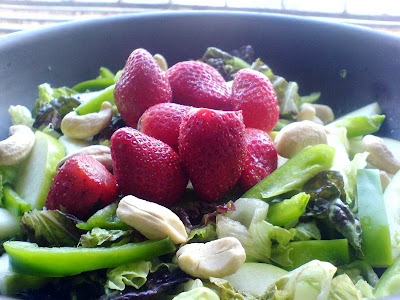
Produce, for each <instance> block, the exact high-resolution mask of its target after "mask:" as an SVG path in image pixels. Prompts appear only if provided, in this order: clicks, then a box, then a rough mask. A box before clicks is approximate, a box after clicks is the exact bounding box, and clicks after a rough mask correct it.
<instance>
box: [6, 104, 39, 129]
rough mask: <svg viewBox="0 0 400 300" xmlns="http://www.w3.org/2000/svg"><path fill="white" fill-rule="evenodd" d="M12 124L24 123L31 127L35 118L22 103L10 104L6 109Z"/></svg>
mask: <svg viewBox="0 0 400 300" xmlns="http://www.w3.org/2000/svg"><path fill="white" fill-rule="evenodd" d="M8 113H9V114H10V117H11V122H12V123H13V125H18V124H21V125H26V126H28V127H30V128H32V125H33V122H34V121H35V119H33V118H32V113H31V111H30V110H29V109H28V108H27V107H26V106H23V105H11V106H10V107H9V109H8Z"/></svg>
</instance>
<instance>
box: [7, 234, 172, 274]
mask: <svg viewBox="0 0 400 300" xmlns="http://www.w3.org/2000/svg"><path fill="white" fill-rule="evenodd" d="M3 246H4V249H5V250H6V252H7V254H8V255H9V258H10V265H11V267H12V270H13V271H15V272H17V273H21V274H25V275H34V276H45V277H63V276H70V275H76V274H79V273H82V272H86V271H92V270H97V269H105V268H112V267H116V266H118V265H122V264H126V263H129V262H133V261H139V260H150V259H152V258H154V257H157V256H160V255H164V254H167V253H170V252H173V251H175V250H176V248H175V245H174V244H173V243H172V241H171V239H170V238H165V239H162V240H159V241H144V242H140V243H129V244H125V245H122V246H115V247H111V248H83V247H78V248H75V247H54V248H48V247H39V246H38V245H37V244H34V243H29V242H19V241H7V242H5V243H4V244H3Z"/></svg>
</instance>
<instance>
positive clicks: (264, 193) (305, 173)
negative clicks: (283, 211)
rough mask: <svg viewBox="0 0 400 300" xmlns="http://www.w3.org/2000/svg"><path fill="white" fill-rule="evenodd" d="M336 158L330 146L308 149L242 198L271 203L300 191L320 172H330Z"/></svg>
mask: <svg viewBox="0 0 400 300" xmlns="http://www.w3.org/2000/svg"><path fill="white" fill-rule="evenodd" d="M334 156H335V149H334V148H333V147H330V146H328V145H324V144H320V145H315V146H311V147H308V148H306V149H304V150H303V151H301V152H299V153H298V154H296V155H295V156H294V157H292V158H291V159H290V160H288V161H287V162H286V163H285V164H284V165H283V166H281V167H280V168H278V169H276V170H275V171H274V172H272V173H271V174H270V175H269V176H267V177H266V178H264V179H263V180H262V181H261V182H259V183H258V184H256V185H255V186H253V187H252V188H251V189H250V190H248V191H247V192H246V193H245V194H244V195H243V196H242V198H258V199H262V200H265V201H267V202H269V201H268V200H270V199H271V198H272V197H274V196H278V195H281V194H284V193H286V192H289V191H292V190H294V189H300V188H301V187H302V186H303V185H304V183H306V182H307V181H308V180H309V179H310V178H312V177H314V176H315V175H316V174H318V173H319V172H321V171H325V170H329V169H330V168H331V167H332V164H333V158H334Z"/></svg>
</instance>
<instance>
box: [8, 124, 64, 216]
mask: <svg viewBox="0 0 400 300" xmlns="http://www.w3.org/2000/svg"><path fill="white" fill-rule="evenodd" d="M35 136H36V139H35V145H34V146H33V149H32V151H31V153H30V154H29V156H28V158H27V160H26V161H25V162H24V163H23V165H22V166H21V169H20V170H19V172H18V176H17V179H16V183H15V191H16V192H17V193H18V194H19V195H20V197H21V198H22V199H24V200H25V201H26V202H28V203H29V204H30V205H31V208H32V209H34V208H37V209H42V208H43V206H44V205H45V203H46V198H47V194H48V192H49V189H50V186H51V184H52V181H53V177H54V175H55V174H56V166H57V163H58V162H59V161H60V160H61V159H62V158H63V157H64V155H65V153H64V148H63V146H62V145H61V143H60V142H59V141H58V140H57V139H56V138H54V137H52V136H50V135H48V134H46V133H43V132H41V131H36V133H35Z"/></svg>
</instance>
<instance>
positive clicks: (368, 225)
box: [356, 169, 393, 267]
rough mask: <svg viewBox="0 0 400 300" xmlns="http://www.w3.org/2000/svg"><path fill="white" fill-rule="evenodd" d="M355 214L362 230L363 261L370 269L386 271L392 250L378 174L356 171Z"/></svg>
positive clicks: (370, 170) (391, 261)
mask: <svg viewBox="0 0 400 300" xmlns="http://www.w3.org/2000/svg"><path fill="white" fill-rule="evenodd" d="M357 199H358V212H357V213H356V215H357V217H358V219H359V220H360V222H361V226H362V234H361V238H362V245H361V251H362V252H363V254H364V255H363V257H362V259H363V260H365V261H366V262H367V263H369V264H370V265H371V266H372V267H388V266H390V265H391V264H392V263H393V257H392V246H391V241H390V232H389V225H388V220H387V217H386V208H385V203H384V200H383V193H382V187H381V181H380V177H379V171H378V170H377V169H360V170H358V171H357Z"/></svg>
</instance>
